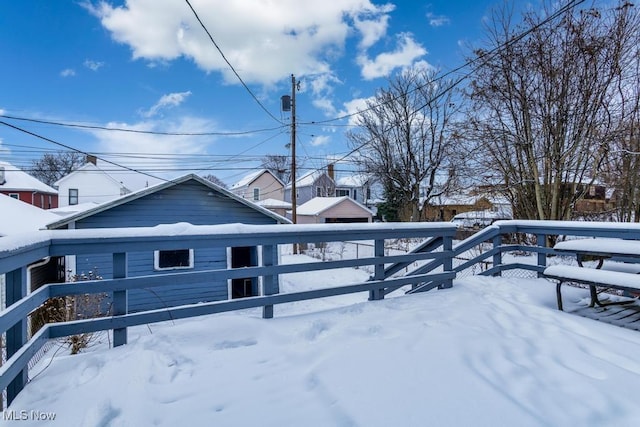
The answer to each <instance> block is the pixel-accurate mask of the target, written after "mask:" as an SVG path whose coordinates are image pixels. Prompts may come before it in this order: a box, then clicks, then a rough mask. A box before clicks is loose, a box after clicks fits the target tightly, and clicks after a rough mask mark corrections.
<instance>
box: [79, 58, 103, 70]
mask: <svg viewBox="0 0 640 427" xmlns="http://www.w3.org/2000/svg"><path fill="white" fill-rule="evenodd" d="M82 65H84V66H85V67H86V68H88V69H90V70H91V71H98V70H99V69H100V68H102V67H103V66H104V62H99V61H92V60H91V59H86V60H85V61H84V63H83V64H82Z"/></svg>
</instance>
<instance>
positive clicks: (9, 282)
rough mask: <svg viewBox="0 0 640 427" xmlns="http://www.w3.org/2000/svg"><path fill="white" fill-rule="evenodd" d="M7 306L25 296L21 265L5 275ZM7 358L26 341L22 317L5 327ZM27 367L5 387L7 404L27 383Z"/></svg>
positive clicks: (23, 271)
mask: <svg viewBox="0 0 640 427" xmlns="http://www.w3.org/2000/svg"><path fill="white" fill-rule="evenodd" d="M5 286H6V302H7V307H9V306H10V305H11V304H13V303H15V302H18V301H20V300H21V299H22V298H24V297H25V296H27V268H26V267H22V268H18V269H17V270H13V271H10V272H8V273H7V274H6V275H5ZM6 339H7V342H6V345H7V359H9V358H10V357H11V356H13V355H14V354H16V353H17V352H18V350H20V348H22V346H23V345H24V344H25V343H26V342H27V319H26V318H24V319H22V320H21V321H19V322H18V323H16V324H15V325H14V326H12V327H11V328H9V329H7V337H6ZM27 369H28V368H27V367H26V366H25V367H24V369H23V370H21V371H20V373H19V374H18V375H17V376H16V377H15V378H14V379H13V381H11V383H10V384H9V386H8V387H7V404H9V405H10V404H11V402H12V401H13V399H15V397H16V396H17V395H18V393H20V391H21V390H22V389H23V388H24V386H25V384H26V383H27V374H28V370H27Z"/></svg>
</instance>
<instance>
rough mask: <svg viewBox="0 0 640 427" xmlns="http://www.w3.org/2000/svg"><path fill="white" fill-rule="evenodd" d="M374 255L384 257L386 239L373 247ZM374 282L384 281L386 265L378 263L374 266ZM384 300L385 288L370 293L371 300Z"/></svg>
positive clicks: (377, 241) (378, 241)
mask: <svg viewBox="0 0 640 427" xmlns="http://www.w3.org/2000/svg"><path fill="white" fill-rule="evenodd" d="M373 255H374V256H375V257H376V258H381V257H383V256H384V239H376V240H375V242H374V247H373ZM373 280H384V263H381V262H376V263H375V265H374V273H373ZM383 298H384V288H381V289H373V290H370V291H369V300H370V301H374V300H380V299H383Z"/></svg>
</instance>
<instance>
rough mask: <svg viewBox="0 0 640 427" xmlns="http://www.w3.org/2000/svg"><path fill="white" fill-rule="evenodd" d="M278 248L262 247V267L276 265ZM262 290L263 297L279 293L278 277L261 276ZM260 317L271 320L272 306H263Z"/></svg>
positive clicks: (270, 275)
mask: <svg viewBox="0 0 640 427" xmlns="http://www.w3.org/2000/svg"><path fill="white" fill-rule="evenodd" d="M277 255H278V247H277V246H276V245H263V246H262V265H263V266H264V267H269V266H272V265H276V264H278V256H277ZM262 289H263V294H264V295H273V294H277V293H278V292H280V286H279V283H278V276H277V275H273V274H268V275H265V276H263V279H262ZM262 317H263V318H264V319H271V318H272V317H273V305H265V306H263V307H262Z"/></svg>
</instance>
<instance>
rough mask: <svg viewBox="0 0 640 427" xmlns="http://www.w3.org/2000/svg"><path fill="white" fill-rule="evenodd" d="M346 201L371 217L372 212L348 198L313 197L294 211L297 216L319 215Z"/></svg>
mask: <svg viewBox="0 0 640 427" xmlns="http://www.w3.org/2000/svg"><path fill="white" fill-rule="evenodd" d="M345 201H347V202H348V203H349V202H350V203H352V204H354V205H356V206H358V207H359V208H360V209H362V210H364V211H367V212H368V213H370V214H371V215H373V212H371V211H370V210H369V209H367V208H366V207H365V206H362V205H361V204H360V203H358V202H357V201H355V200H353V199H352V198H350V197H349V196H342V197H314V198H313V199H311V200H309V201H308V202H306V203H303V204H302V205H300V206H298V208H297V209H296V214H298V215H320V214H321V213H322V212H324V211H326V210H328V209H331V208H332V207H334V206H337V205H339V204H340V203H343V202H345Z"/></svg>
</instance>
